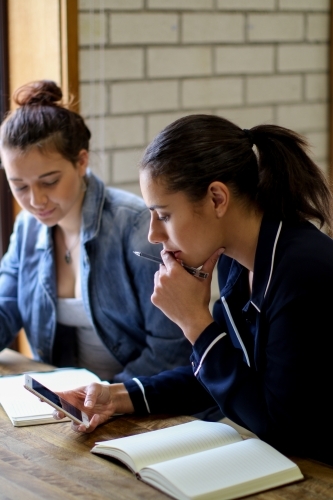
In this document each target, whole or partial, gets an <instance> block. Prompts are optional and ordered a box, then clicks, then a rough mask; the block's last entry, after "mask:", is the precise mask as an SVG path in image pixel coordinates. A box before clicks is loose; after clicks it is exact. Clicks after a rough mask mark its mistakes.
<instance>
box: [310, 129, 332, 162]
mask: <svg viewBox="0 0 333 500" xmlns="http://www.w3.org/2000/svg"><path fill="white" fill-rule="evenodd" d="M306 138H307V140H308V142H309V144H310V148H311V153H312V154H311V157H312V158H313V159H314V161H316V162H317V161H319V160H326V159H327V158H328V144H329V140H328V133H327V132H326V131H324V130H323V131H321V132H308V133H307V135H306Z"/></svg>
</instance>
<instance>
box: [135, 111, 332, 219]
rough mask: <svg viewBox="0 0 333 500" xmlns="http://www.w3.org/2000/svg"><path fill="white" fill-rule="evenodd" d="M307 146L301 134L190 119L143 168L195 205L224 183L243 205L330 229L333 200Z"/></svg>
mask: <svg viewBox="0 0 333 500" xmlns="http://www.w3.org/2000/svg"><path fill="white" fill-rule="evenodd" d="M253 145H255V151H254V148H253ZM307 147H308V145H307V142H306V140H305V139H304V138H303V137H301V136H299V135H298V134H296V132H293V131H291V130H288V129H286V128H283V127H279V126H276V125H259V126H257V127H253V128H252V129H250V130H248V129H244V130H242V129H241V128H239V127H238V126H237V125H235V124H233V123H231V122H229V121H228V120H225V119H224V118H221V117H218V116H212V115H189V116H186V117H184V118H180V119H179V120H177V121H175V122H173V123H171V124H170V125H168V126H167V127H166V128H165V129H164V130H162V132H160V134H158V135H157V137H155V139H154V140H153V141H152V142H151V144H150V145H149V146H148V148H147V149H146V151H145V154H144V157H143V159H142V161H141V165H140V168H141V169H142V170H147V171H148V172H149V174H150V175H151V176H152V178H159V180H161V181H162V182H163V184H164V186H165V188H166V189H167V190H169V191H170V192H176V191H184V192H185V193H186V194H187V195H188V197H189V198H190V199H191V200H192V201H199V200H201V199H203V198H204V196H205V194H206V193H207V189H208V186H209V184H210V183H211V182H213V181H221V182H223V183H225V184H227V185H228V186H229V188H230V189H231V190H232V192H233V194H234V195H235V196H237V197H239V198H240V199H241V200H242V201H243V202H244V203H247V204H249V205H251V206H253V207H254V208H256V209H258V210H260V211H263V212H265V213H266V214H269V215H271V216H273V217H276V218H278V219H282V220H292V219H303V220H304V219H309V220H316V221H318V222H319V224H320V226H323V225H324V224H327V226H328V228H331V224H332V222H331V220H332V195H331V192H330V189H329V187H328V183H327V181H326V179H325V177H324V175H323V173H322V172H321V170H320V169H319V167H318V166H317V165H316V164H315V163H314V162H313V161H312V160H311V158H310V157H309V156H308V154H307Z"/></svg>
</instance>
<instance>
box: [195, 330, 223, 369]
mask: <svg viewBox="0 0 333 500" xmlns="http://www.w3.org/2000/svg"><path fill="white" fill-rule="evenodd" d="M226 335H227V334H226V333H225V332H224V333H220V335H218V336H217V337H216V339H214V340H213V342H211V343H210V344H209V346H208V347H207V349H206V350H205V352H204V353H203V355H202V357H201V359H200V363H199V366H198V368H197V369H196V370H195V372H194V376H195V377H196V376H197V374H198V373H199V370H200V368H201V366H202V363H203V361H204V359H205V357H206V356H207V354H208V353H209V351H210V350H211V348H212V347H213V345H215V344H216V342H218V341H219V340H220V339H221V338H222V337H225V336H226Z"/></svg>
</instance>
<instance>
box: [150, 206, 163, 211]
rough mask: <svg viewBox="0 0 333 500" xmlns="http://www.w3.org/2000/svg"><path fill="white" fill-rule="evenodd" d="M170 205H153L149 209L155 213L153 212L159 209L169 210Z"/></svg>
mask: <svg viewBox="0 0 333 500" xmlns="http://www.w3.org/2000/svg"><path fill="white" fill-rule="evenodd" d="M167 206H168V205H151V206H150V207H148V208H149V210H151V211H153V210H156V208H158V209H161V208H167Z"/></svg>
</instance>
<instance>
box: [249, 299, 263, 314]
mask: <svg viewBox="0 0 333 500" xmlns="http://www.w3.org/2000/svg"><path fill="white" fill-rule="evenodd" d="M251 304H252V305H253V307H255V308H256V309H257V311H258V312H260V313H261V311H260V309H259V307H258V306H256V305H255V303H254V302H252V300H251Z"/></svg>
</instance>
